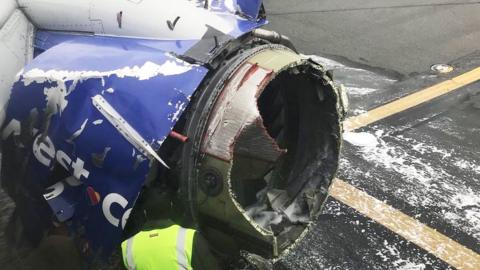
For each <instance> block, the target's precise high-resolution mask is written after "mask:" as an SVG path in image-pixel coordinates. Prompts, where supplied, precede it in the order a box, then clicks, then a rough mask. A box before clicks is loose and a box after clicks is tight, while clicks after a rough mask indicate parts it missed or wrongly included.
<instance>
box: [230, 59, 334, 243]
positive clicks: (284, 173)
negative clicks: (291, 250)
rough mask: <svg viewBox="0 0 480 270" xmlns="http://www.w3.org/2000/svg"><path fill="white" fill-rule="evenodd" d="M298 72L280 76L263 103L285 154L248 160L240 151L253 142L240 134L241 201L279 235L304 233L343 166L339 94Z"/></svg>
mask: <svg viewBox="0 0 480 270" xmlns="http://www.w3.org/2000/svg"><path fill="white" fill-rule="evenodd" d="M294 69H295V70H291V69H287V70H285V71H283V72H281V73H280V74H278V75H277V77H276V78H275V79H274V80H273V81H272V82H271V83H270V84H269V85H268V86H267V87H266V88H265V90H264V91H263V92H262V93H261V95H260V97H259V98H258V100H257V105H258V109H259V111H260V115H261V117H262V119H263V125H264V127H265V128H266V131H267V132H268V136H269V137H271V138H272V139H273V140H274V142H275V143H276V144H277V145H278V148H279V149H280V150H281V151H282V154H281V155H280V156H279V158H278V159H277V160H276V161H274V162H272V161H269V160H266V159H264V158H262V155H261V154H258V155H256V153H250V154H249V155H248V156H246V155H244V154H243V153H242V151H240V149H241V148H242V147H243V145H244V144H251V143H252V139H251V138H248V137H247V136H245V138H242V136H240V137H239V138H238V141H237V144H236V145H235V150H234V158H233V167H232V172H231V186H232V191H233V193H234V195H235V199H236V200H237V201H238V203H239V204H240V205H241V206H242V207H243V208H244V210H245V211H246V213H247V215H249V216H250V217H251V218H253V220H254V221H255V222H256V223H257V224H258V225H260V226H261V227H263V228H264V229H266V230H268V231H271V232H273V233H274V235H282V234H291V233H293V234H299V233H301V231H303V229H304V228H305V225H306V224H308V223H309V222H310V221H311V220H312V218H313V217H315V216H316V214H318V212H319V210H320V206H321V204H322V203H323V201H324V199H325V197H326V195H327V189H328V186H329V184H330V181H331V180H332V178H333V176H334V174H335V172H336V169H337V165H338V154H339V153H338V147H339V146H338V136H339V130H338V115H337V114H336V111H337V109H336V99H335V97H334V96H333V95H334V93H333V92H332V91H331V90H330V89H328V90H327V88H326V87H325V86H323V85H321V83H320V82H319V81H318V79H316V78H313V76H312V75H311V74H310V73H308V72H295V71H297V70H296V68H294ZM257 136H258V135H257ZM258 149H259V151H260V150H262V149H261V148H258ZM296 227H297V229H294V228H296ZM292 230H293V231H295V233H294V232H293V231H292ZM297 236H298V235H297ZM288 238H290V239H295V238H296V236H293V235H289V237H288Z"/></svg>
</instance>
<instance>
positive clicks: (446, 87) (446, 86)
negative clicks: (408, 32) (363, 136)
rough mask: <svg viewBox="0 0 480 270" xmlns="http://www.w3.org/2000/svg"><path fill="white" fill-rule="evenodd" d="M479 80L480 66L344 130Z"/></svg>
mask: <svg viewBox="0 0 480 270" xmlns="http://www.w3.org/2000/svg"><path fill="white" fill-rule="evenodd" d="M478 80H480V67H479V68H476V69H474V70H471V71H469V72H466V73H464V74H462V75H459V76H457V77H454V78H452V79H450V80H447V81H444V82H441V83H439V84H436V85H434V86H431V87H428V88H425V89H423V90H420V91H418V92H415V93H413V94H410V95H408V96H406V97H403V98H400V99H397V100H395V101H392V102H390V103H387V104H385V105H382V106H380V107H378V108H376V109H373V110H371V111H368V112H366V113H363V114H360V115H357V116H353V117H350V118H348V119H347V120H345V122H344V123H343V127H344V130H345V131H353V130H355V129H358V128H361V127H364V126H366V125H369V124H371V123H373V122H377V121H379V120H381V119H384V118H387V117H389V116H391V115H394V114H397V113H399V112H402V111H404V110H407V109H409V108H412V107H415V106H417V105H420V104H422V103H424V102H427V101H430V100H432V99H434V98H437V97H439V96H442V95H445V94H447V93H450V92H453V91H455V90H458V89H460V88H461V87H463V86H466V85H468V84H471V83H474V82H476V81H478ZM479 268H480V267H479Z"/></svg>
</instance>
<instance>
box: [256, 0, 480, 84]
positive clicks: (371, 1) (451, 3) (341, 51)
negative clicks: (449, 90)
mask: <svg viewBox="0 0 480 270" xmlns="http://www.w3.org/2000/svg"><path fill="white" fill-rule="evenodd" d="M264 2H265V8H266V10H267V14H268V19H269V21H270V25H269V26H268V28H270V29H273V30H277V31H279V32H281V33H283V34H285V35H288V36H289V37H290V38H291V39H292V40H293V41H294V44H295V45H296V46H297V47H298V48H299V50H300V51H302V52H304V53H306V54H317V55H323V56H326V55H328V56H334V57H340V58H346V59H349V60H351V61H354V62H359V63H362V64H366V65H369V66H371V67H378V68H381V69H385V70H388V71H391V72H393V73H399V74H400V75H408V74H410V73H412V72H423V71H425V70H427V69H428V68H429V67H430V66H431V65H433V64H436V63H444V62H450V61H453V60H455V59H458V58H461V57H463V56H466V55H468V54H470V53H472V52H473V51H474V50H477V49H478V44H480V27H479V26H480V16H479V14H480V4H479V3H480V2H479V1H471V0H469V1H465V0H364V1H345V0H295V1H289V0H266V1H264Z"/></svg>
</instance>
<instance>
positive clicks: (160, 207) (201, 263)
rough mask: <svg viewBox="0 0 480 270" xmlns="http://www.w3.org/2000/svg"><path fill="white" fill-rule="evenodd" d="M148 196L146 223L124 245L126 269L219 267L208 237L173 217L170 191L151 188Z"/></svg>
mask: <svg viewBox="0 0 480 270" xmlns="http://www.w3.org/2000/svg"><path fill="white" fill-rule="evenodd" d="M145 196H146V202H145V204H144V206H143V207H144V211H145V215H146V217H147V223H146V224H145V226H144V227H143V229H142V230H141V231H140V232H138V233H137V234H136V235H134V236H132V237H130V238H129V239H127V240H125V241H123V242H122V245H121V248H122V257H123V263H124V265H125V268H126V269H135V270H191V269H194V270H203V269H205V270H206V269H208V270H216V269H220V267H219V265H218V262H217V260H216V258H215V257H214V256H213V255H212V254H211V252H210V250H209V246H208V242H207V240H206V239H205V238H204V237H203V236H202V235H201V234H200V233H199V232H197V231H195V230H192V229H187V228H183V227H180V226H179V225H177V224H175V223H174V222H173V221H172V220H171V219H170V217H171V212H172V211H171V205H172V200H171V194H169V193H167V192H157V191H154V190H150V191H148V193H147V194H146V195H145Z"/></svg>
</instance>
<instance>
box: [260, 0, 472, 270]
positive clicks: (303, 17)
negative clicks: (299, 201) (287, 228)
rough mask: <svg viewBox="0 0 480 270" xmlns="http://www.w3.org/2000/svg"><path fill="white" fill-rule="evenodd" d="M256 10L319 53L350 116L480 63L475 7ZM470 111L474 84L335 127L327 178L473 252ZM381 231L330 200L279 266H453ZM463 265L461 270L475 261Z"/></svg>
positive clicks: (399, 4) (410, 4)
mask: <svg viewBox="0 0 480 270" xmlns="http://www.w3.org/2000/svg"><path fill="white" fill-rule="evenodd" d="M266 9H267V14H270V15H269V20H270V22H271V23H270V25H269V26H268V27H269V28H270V29H273V30H276V31H279V32H281V33H284V34H286V35H289V36H290V38H291V39H292V40H293V42H294V43H295V45H296V46H297V47H298V48H299V50H300V51H302V52H304V53H306V54H311V55H318V56H317V57H314V58H315V59H316V60H317V61H318V62H320V63H323V64H324V65H325V66H327V68H329V69H332V70H333V71H334V78H335V80H336V81H337V82H338V83H342V84H344V85H345V87H346V89H347V92H348V94H349V98H350V102H351V108H350V111H349V116H356V115H361V114H365V113H367V112H368V111H370V110H372V109H374V108H377V107H379V106H381V105H384V104H387V103H389V102H391V101H394V100H397V99H399V98H401V97H405V96H409V95H411V94H412V93H416V92H418V91H420V90H422V89H424V88H427V87H430V86H432V85H436V84H439V83H442V82H445V81H448V80H450V79H451V78H454V77H456V76H459V75H461V74H464V73H466V72H469V71H471V70H472V69H475V68H477V67H479V66H480V51H478V49H479V47H478V44H480V16H479V15H478V14H480V4H479V3H478V2H476V1H450V2H448V1H405V0H404V1H362V2H361V3H360V2H347V1H338V0H337V1H312V0H300V1H284V0H275V1H268V0H267V1H266ZM436 63H449V64H451V65H452V66H453V67H454V68H455V69H454V71H453V72H451V73H449V74H438V73H436V72H433V71H431V70H430V66H431V65H433V64H436ZM479 115H480V82H478V81H477V82H474V83H470V84H467V85H465V86H462V87H460V88H459V89H458V90H457V91H454V92H451V93H448V94H445V95H442V96H440V97H438V98H435V99H433V100H428V101H425V102H422V103H421V104H420V105H418V106H414V107H412V108H408V109H407V110H404V111H402V112H400V113H396V114H394V115H392V116H390V117H386V118H385V119H382V120H380V121H377V122H374V123H372V124H370V125H367V126H364V127H361V128H360V129H357V130H354V131H350V132H346V133H345V134H344V139H345V141H344V147H343V150H342V158H341V166H340V170H339V172H338V175H337V176H338V177H339V178H341V179H343V180H344V181H345V182H347V183H348V184H350V185H352V186H354V187H356V188H357V189H359V190H361V191H363V192H366V193H368V194H369V195H371V196H373V197H374V198H376V199H378V200H379V201H381V202H383V203H385V204H387V205H389V206H392V207H393V208H395V209H398V210H399V211H401V212H402V213H404V214H406V215H407V216H409V217H412V218H413V219H415V220H416V221H418V222H420V223H421V224H425V225H426V226H428V227H430V228H432V229H433V231H435V233H437V232H438V233H439V234H442V235H444V236H446V237H448V238H449V239H450V240H452V241H454V242H455V243H457V244H459V245H460V246H462V247H464V248H466V249H467V250H470V251H472V254H476V256H479V255H478V254H479V253H480V154H479V153H480V144H479V140H478V134H480V120H479ZM373 211H375V210H373ZM399 222H400V221H399ZM384 225H385V224H380V223H379V222H376V221H374V220H372V219H371V218H370V217H368V215H363V214H361V213H359V212H358V211H356V210H355V209H353V208H352V207H350V206H348V205H346V204H344V203H342V202H340V201H338V200H336V199H335V198H334V197H331V198H329V199H328V201H327V202H326V204H325V208H324V210H323V213H322V215H320V217H319V218H318V219H317V221H316V223H315V225H314V226H313V228H312V230H311V231H310V232H309V233H308V235H307V236H306V237H305V239H304V240H303V241H302V242H301V243H300V244H299V245H298V246H297V247H296V248H295V249H293V250H292V252H290V254H288V255H287V256H286V257H285V258H284V259H283V260H282V261H281V262H280V263H279V264H278V265H279V266H280V268H285V269H455V266H452V265H450V264H449V263H447V262H445V260H442V259H441V258H439V257H441V256H439V253H438V252H435V251H434V252H429V251H427V250H425V249H424V248H422V247H420V246H419V245H417V243H419V241H418V239H419V238H422V237H423V236H422V235H418V236H417V238H418V239H415V237H413V238H408V239H407V238H405V237H402V236H400V235H399V234H398V232H394V231H392V230H390V229H387V228H386V227H385V226H384ZM438 249H441V247H439V248H438ZM452 256H454V255H453V254H452ZM474 256H475V255H474ZM477 258H478V257H477ZM456 266H457V267H458V265H456ZM473 267H474V268H465V269H480V264H479V265H473ZM475 267H476V268H475Z"/></svg>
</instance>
